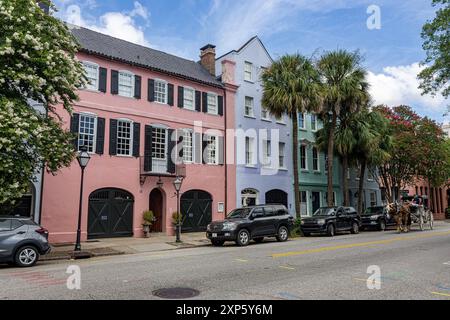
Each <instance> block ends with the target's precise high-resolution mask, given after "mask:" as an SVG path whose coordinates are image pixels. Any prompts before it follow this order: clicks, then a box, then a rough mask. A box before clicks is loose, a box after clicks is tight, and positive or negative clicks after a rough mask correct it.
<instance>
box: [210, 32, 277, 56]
mask: <svg viewBox="0 0 450 320" xmlns="http://www.w3.org/2000/svg"><path fill="white" fill-rule="evenodd" d="M255 39H256V40H258V41H259V42H260V43H261V45H262V47H263V49H264V50H265V51H266V53H267V55H268V56H269V58H270V60H272V61H273V59H272V56H271V55H270V53H269V51H267V48H266V46H265V45H264V43H263V42H262V41H261V39H260V38H259V37H258V36H254V37H252V38H250V39H249V40H248V41H247V42H246V43H244V44H243V45H242V46H241V47H240V48H239V49H237V50H231V51H228V52H227V53H225V54H223V55H221V56H220V57H218V58H217V59H216V60H219V59H222V58H223V57H225V56H227V55H229V54H230V53H237V52H241V51H242V50H243V49H244V48H245V47H246V46H247V45H249V44H250V43H251V42H252V41H253V40H255Z"/></svg>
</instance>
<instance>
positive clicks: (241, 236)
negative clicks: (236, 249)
mask: <svg viewBox="0 0 450 320" xmlns="http://www.w3.org/2000/svg"><path fill="white" fill-rule="evenodd" d="M236 243H237V245H238V246H240V247H245V246H248V244H249V243H250V233H249V232H248V231H247V230H246V229H242V230H241V231H239V233H238V236H237V240H236Z"/></svg>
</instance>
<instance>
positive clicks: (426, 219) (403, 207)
mask: <svg viewBox="0 0 450 320" xmlns="http://www.w3.org/2000/svg"><path fill="white" fill-rule="evenodd" d="M402 202H403V203H392V204H389V205H388V206H387V211H388V213H389V214H390V215H392V216H394V217H395V220H396V221H397V230H398V231H399V232H403V231H405V232H408V231H410V230H411V225H412V224H413V223H416V224H418V225H419V228H420V230H421V231H423V230H424V229H425V225H429V227H430V230H433V227H434V217H433V213H432V212H431V210H430V208H429V206H428V197H427V196H404V197H403V198H402Z"/></svg>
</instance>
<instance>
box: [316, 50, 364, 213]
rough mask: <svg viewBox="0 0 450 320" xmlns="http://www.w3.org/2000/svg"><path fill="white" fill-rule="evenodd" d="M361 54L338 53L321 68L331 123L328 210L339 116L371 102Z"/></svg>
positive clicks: (325, 112)
mask: <svg viewBox="0 0 450 320" xmlns="http://www.w3.org/2000/svg"><path fill="white" fill-rule="evenodd" d="M361 60H362V59H361V56H360V54H359V53H358V52H348V51H345V50H337V51H332V52H327V53H325V54H324V55H323V56H322V57H321V58H320V59H319V61H318V63H317V67H318V70H319V73H320V76H321V80H322V82H323V84H324V90H323V109H322V118H323V120H324V123H327V125H328V127H329V129H328V139H327V154H328V197H327V198H328V206H330V207H331V206H333V205H334V204H333V159H334V154H333V153H334V151H335V131H336V127H337V124H338V120H339V116H340V114H341V112H342V113H344V112H345V113H352V112H356V111H357V110H358V109H359V106H363V105H366V103H367V101H368V100H369V93H368V88H369V84H368V82H367V80H366V76H367V72H366V71H365V69H364V68H363V67H362V66H361Z"/></svg>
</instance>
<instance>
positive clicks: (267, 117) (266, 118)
mask: <svg viewBox="0 0 450 320" xmlns="http://www.w3.org/2000/svg"><path fill="white" fill-rule="evenodd" d="M264 111H265V112H266V113H267V115H266V116H264ZM261 120H263V121H270V122H272V119H271V118H270V112H269V110H267V109H266V108H264V106H261Z"/></svg>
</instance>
